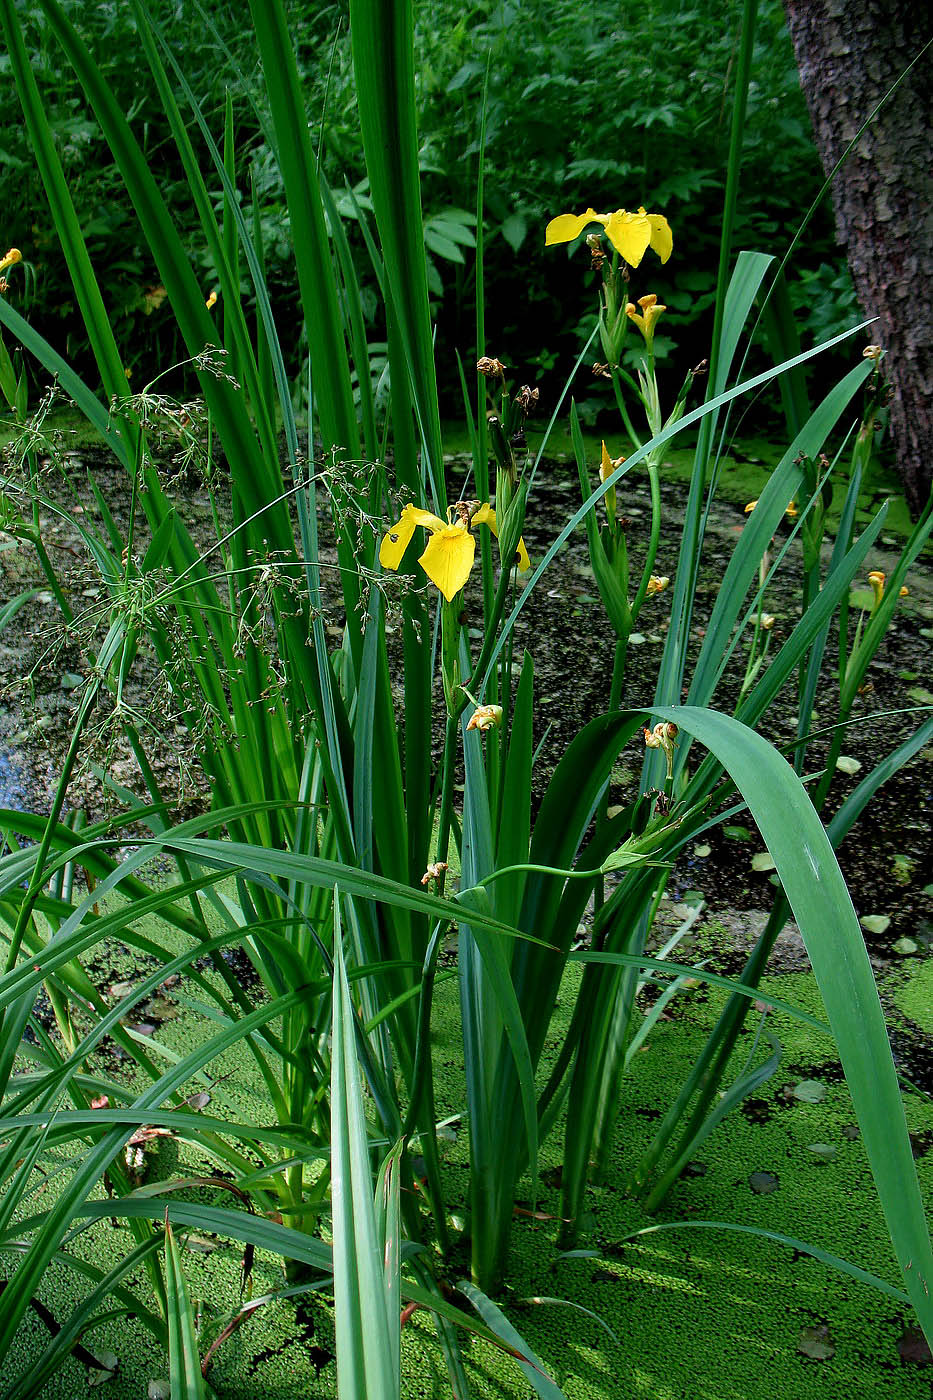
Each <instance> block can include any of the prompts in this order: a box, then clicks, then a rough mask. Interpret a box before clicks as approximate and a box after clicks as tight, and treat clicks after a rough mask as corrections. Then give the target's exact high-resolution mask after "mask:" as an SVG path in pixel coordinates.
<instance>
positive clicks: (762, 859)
mask: <svg viewBox="0 0 933 1400" xmlns="http://www.w3.org/2000/svg"><path fill="white" fill-rule="evenodd" d="M774 868H775V867H774V860H773V859H772V856H771V852H770V851H756V853H755V854H754V855H753V856H752V869H753V870H758V871H762V872H763V871H765V870H773V869H774Z"/></svg>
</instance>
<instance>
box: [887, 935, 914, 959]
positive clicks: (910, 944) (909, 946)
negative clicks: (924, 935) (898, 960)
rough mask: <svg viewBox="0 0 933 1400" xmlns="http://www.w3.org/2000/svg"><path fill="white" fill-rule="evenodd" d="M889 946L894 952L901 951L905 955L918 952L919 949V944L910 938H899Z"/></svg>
mask: <svg viewBox="0 0 933 1400" xmlns="http://www.w3.org/2000/svg"><path fill="white" fill-rule="evenodd" d="M891 946H892V948H893V949H894V951H895V953H903V954H904V955H905V956H906V955H907V954H909V953H919V951H920V944H919V943H915V942H914V940H913V939H912V938H899V939H898V940H897V942H896V943H893V944H892V945H891Z"/></svg>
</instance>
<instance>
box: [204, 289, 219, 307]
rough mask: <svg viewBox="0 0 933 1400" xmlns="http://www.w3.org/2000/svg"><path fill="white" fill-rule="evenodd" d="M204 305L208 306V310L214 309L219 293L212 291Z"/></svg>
mask: <svg viewBox="0 0 933 1400" xmlns="http://www.w3.org/2000/svg"><path fill="white" fill-rule="evenodd" d="M204 305H205V306H206V307H207V309H208V311H211V310H213V308H214V307H215V306H216V305H217V293H216V292H211V294H210V296H209V297H208V298H207V301H206V302H205V303H204Z"/></svg>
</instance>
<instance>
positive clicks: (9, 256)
mask: <svg viewBox="0 0 933 1400" xmlns="http://www.w3.org/2000/svg"><path fill="white" fill-rule="evenodd" d="M0 246H2V245H0ZM22 261H23V255H22V253H21V252H20V251H19V249H18V248H11V249H10V251H9V252H8V253H4V255H3V257H2V258H0V272H3V271H5V270H6V268H8V267H12V266H13V264H14V263H18V262H22Z"/></svg>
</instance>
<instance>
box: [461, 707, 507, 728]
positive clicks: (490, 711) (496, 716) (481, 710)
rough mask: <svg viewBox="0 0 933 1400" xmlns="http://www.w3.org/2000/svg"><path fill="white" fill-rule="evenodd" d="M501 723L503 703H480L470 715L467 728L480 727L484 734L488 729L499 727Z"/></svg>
mask: <svg viewBox="0 0 933 1400" xmlns="http://www.w3.org/2000/svg"><path fill="white" fill-rule="evenodd" d="M501 724H502V706H501V705H479V706H478V707H477V708H476V709H475V710H474V711H473V713H472V715H471V716H470V721H469V724H468V725H467V729H478V730H479V731H480V733H481V734H482V733H485V732H486V730H487V729H498V728H499V726H500V725H501Z"/></svg>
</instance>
